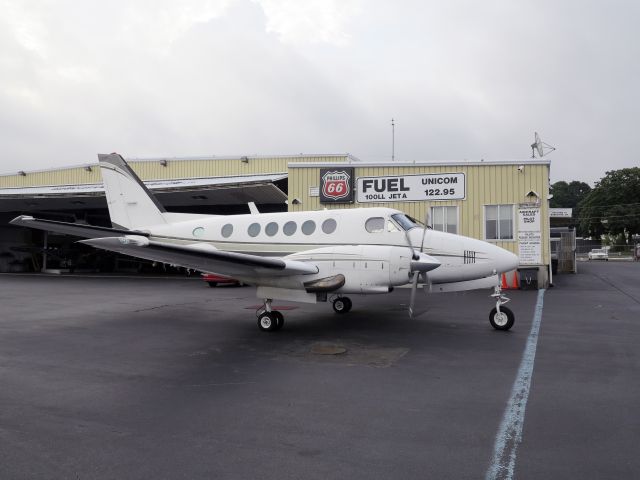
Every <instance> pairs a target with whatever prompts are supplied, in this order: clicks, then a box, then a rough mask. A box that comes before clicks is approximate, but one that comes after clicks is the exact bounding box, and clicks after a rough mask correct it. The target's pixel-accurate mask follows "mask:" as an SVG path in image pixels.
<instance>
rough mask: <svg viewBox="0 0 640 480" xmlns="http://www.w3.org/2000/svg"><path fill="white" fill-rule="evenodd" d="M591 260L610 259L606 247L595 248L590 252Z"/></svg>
mask: <svg viewBox="0 0 640 480" xmlns="http://www.w3.org/2000/svg"><path fill="white" fill-rule="evenodd" d="M588 256H589V260H606V261H609V252H607V250H606V249H604V248H594V249H593V250H591V251H590V252H589V255H588Z"/></svg>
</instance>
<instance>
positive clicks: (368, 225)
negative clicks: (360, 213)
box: [364, 217, 384, 233]
mask: <svg viewBox="0 0 640 480" xmlns="http://www.w3.org/2000/svg"><path fill="white" fill-rule="evenodd" d="M364 228H365V229H366V230H367V232H369V233H380V232H384V218H382V217H371V218H369V219H368V220H367V221H366V222H365V224H364Z"/></svg>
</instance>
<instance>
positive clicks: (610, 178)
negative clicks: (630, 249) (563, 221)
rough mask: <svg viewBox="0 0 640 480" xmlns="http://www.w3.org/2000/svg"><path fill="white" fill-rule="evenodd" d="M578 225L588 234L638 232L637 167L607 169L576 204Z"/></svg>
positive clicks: (639, 187) (639, 185)
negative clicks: (604, 174)
mask: <svg viewBox="0 0 640 480" xmlns="http://www.w3.org/2000/svg"><path fill="white" fill-rule="evenodd" d="M578 209H579V220H580V228H581V230H582V231H584V232H588V234H589V235H591V236H595V237H600V236H601V235H604V234H608V235H620V234H622V235H624V236H625V237H627V238H628V239H629V241H631V237H632V235H634V234H638V233H640V167H634V168H623V169H621V170H612V171H610V172H607V174H606V176H605V177H604V178H602V179H601V180H600V181H599V182H597V183H596V186H595V187H594V189H593V190H591V192H590V193H589V194H588V195H587V196H586V198H584V200H582V201H581V202H580V203H579V204H578Z"/></svg>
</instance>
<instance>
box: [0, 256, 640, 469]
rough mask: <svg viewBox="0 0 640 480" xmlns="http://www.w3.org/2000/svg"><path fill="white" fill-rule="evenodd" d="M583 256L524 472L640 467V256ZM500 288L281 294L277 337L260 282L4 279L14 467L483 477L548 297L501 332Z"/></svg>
mask: <svg viewBox="0 0 640 480" xmlns="http://www.w3.org/2000/svg"><path fill="white" fill-rule="evenodd" d="M579 268H580V273H579V274H577V275H560V276H557V277H556V278H555V279H554V282H555V285H556V286H555V287H554V288H552V289H550V290H548V291H546V292H545V293H544V307H543V309H542V316H541V321H540V324H539V328H540V330H539V335H538V337H537V341H536V342H535V343H536V345H537V352H536V355H535V362H534V363H532V365H531V366H532V369H533V370H532V371H533V376H532V377H531V378H530V379H529V383H530V386H529V391H528V402H527V403H526V409H524V412H523V416H522V419H523V421H524V424H523V429H522V439H521V442H519V443H518V444H517V445H516V447H517V448H515V449H513V455H514V465H515V471H514V478H519V479H522V478H546V479H549V478H563V479H566V478H581V479H590V478H594V479H595V478H598V479H600V478H638V477H640V460H639V457H640V456H639V455H638V454H637V445H638V443H639V441H640V415H638V412H637V410H638V405H640V387H639V385H638V378H640V375H639V373H640V372H639V366H640V348H638V347H639V344H640V284H639V282H638V279H639V278H640V263H631V262H602V263H595V262H585V263H580V264H579ZM487 295H488V292H484V291H483V292H477V291H476V292H464V293H454V294H434V295H430V296H421V297H420V299H419V300H420V302H421V303H422V304H423V305H424V308H426V309H427V311H426V313H424V314H423V315H421V316H419V317H418V318H414V319H409V318H408V315H407V313H406V311H405V309H404V307H406V303H407V302H408V299H409V292H408V291H407V290H396V291H395V292H393V293H392V294H389V295H380V296H367V297H357V296H354V297H352V299H353V303H354V307H353V310H352V311H351V312H350V313H349V314H346V315H337V314H335V313H334V312H333V310H332V309H331V305H330V304H328V303H325V304H317V305H301V304H291V303H288V302H278V301H276V302H274V303H276V304H277V305H279V306H288V307H291V309H284V308H283V309H282V311H283V313H284V314H285V326H284V329H283V330H281V331H280V332H275V333H263V332H261V331H259V330H258V327H257V324H256V318H255V312H254V307H255V306H256V305H258V304H259V303H260V302H259V301H258V300H257V299H256V298H255V289H253V288H251V287H244V288H236V287H219V288H215V289H212V288H209V287H207V286H206V284H205V283H204V282H201V281H200V280H198V279H180V278H139V277H128V278H116V277H111V278H100V277H91V276H44V275H10V274H6V275H0V478H2V479H14V478H15V479H22V478H24V479H51V478H74V479H75V478H78V479H112V478H127V479H129V478H131V479H148V478H154V479H164V478H166V479H174V478H175V479H182V478H184V479H199V478H203V479H204V478H206V479H210V478H216V479H236V478H242V479H244V478H261V479H276V478H277V479H299V478H309V479H316V478H317V479H333V478H336V479H337V478H353V479H360V478H362V479H378V478H379V479H389V478H399V479H414V478H415V479H418V478H439V479H444V478H452V479H453V478H455V479H460V478H485V476H486V474H487V472H488V471H490V469H491V465H492V461H493V455H494V450H495V447H496V439H497V437H499V432H500V426H501V424H502V423H503V422H504V418H505V409H506V408H507V403H508V401H509V399H510V396H511V395H512V392H513V388H514V381H515V380H516V378H517V376H518V375H519V372H520V371H521V370H520V368H521V364H522V360H523V354H524V352H525V348H526V347H527V345H528V344H531V342H532V337H531V336H530V334H531V331H532V329H531V327H532V325H534V317H535V311H536V304H537V303H538V302H539V296H538V292H537V291H513V292H510V296H511V298H512V301H511V303H510V305H509V306H510V307H511V308H512V310H513V311H514V313H515V314H516V323H515V326H514V327H513V329H512V330H511V331H509V332H499V331H495V330H493V329H492V328H491V327H490V325H489V322H488V313H489V310H490V309H491V307H492V306H493V305H492V301H491V299H490V298H489V297H488V296H487ZM534 340H536V339H534ZM340 352H342V353H340ZM326 353H335V354H333V355H332V354H328V355H327V354H326ZM501 475H502V478H506V476H507V474H505V473H504V472H503V473H501Z"/></svg>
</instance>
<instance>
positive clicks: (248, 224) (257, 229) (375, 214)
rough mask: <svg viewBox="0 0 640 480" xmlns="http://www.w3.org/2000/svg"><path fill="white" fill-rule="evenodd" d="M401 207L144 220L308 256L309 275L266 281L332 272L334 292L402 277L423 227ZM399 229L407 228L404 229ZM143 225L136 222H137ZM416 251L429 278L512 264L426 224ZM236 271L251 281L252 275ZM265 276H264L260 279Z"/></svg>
mask: <svg viewBox="0 0 640 480" xmlns="http://www.w3.org/2000/svg"><path fill="white" fill-rule="evenodd" d="M407 220H408V219H407V217H406V216H405V215H404V213H402V212H400V211H398V210H394V209H390V208H359V209H341V210H321V211H307V212H281V213H264V214H259V215H256V214H248V215H233V216H202V217H200V218H197V219H194V220H187V221H183V222H178V223H172V224H164V225H156V226H150V227H149V228H148V229H147V230H148V232H149V233H150V234H151V235H150V237H149V239H150V240H157V241H163V242H167V241H169V242H175V243H178V244H188V245H189V244H207V245H210V246H212V247H214V248H216V249H218V250H223V251H232V252H241V253H247V254H252V255H261V256H274V257H286V258H288V259H292V260H299V261H307V262H313V263H314V264H315V265H317V266H318V269H319V271H318V273H317V274H316V275H314V276H313V277H310V276H309V275H305V276H304V279H303V278H302V277H299V278H292V277H287V278H277V277H275V278H273V279H272V280H270V281H267V283H268V284H270V285H272V286H278V287H282V288H299V286H300V283H301V282H302V281H303V280H304V281H309V280H310V279H311V278H322V277H323V276H330V275H333V274H337V273H342V274H345V275H346V277H347V282H346V284H345V285H344V287H342V289H341V290H340V291H339V292H345V293H347V292H349V293H376V292H379V293H383V292H387V291H389V287H393V286H398V285H404V284H407V283H409V281H410V268H409V262H410V260H411V255H412V251H411V249H410V248H409V246H408V243H407V238H409V239H410V241H411V245H412V247H413V248H414V249H417V250H420V248H421V244H422V237H423V231H424V229H423V228H421V227H417V226H415V225H414V224H411V227H412V228H410V225H408V224H407ZM405 229H407V231H406V232H405ZM142 230H144V229H142ZM423 252H424V253H426V254H428V255H430V256H432V257H435V258H436V259H438V260H439V261H440V263H441V266H440V267H438V268H436V269H435V270H433V271H431V272H429V280H430V281H431V282H432V283H434V284H438V283H446V282H460V281H466V280H473V279H478V278H484V277H489V276H492V275H495V274H496V273H497V272H500V271H505V270H501V268H502V267H504V268H505V269H511V268H515V265H517V257H515V255H513V254H512V253H510V252H508V251H506V250H504V249H502V248H500V247H497V246H496V245H493V244H490V243H488V242H484V241H481V240H477V239H474V238H469V237H464V236H461V235H455V234H450V233H445V232H440V231H435V230H431V229H427V230H426V232H425V233H424V248H423ZM238 277H239V279H240V280H242V281H246V282H247V283H252V280H254V279H252V278H246V277H243V276H242V274H241V273H240V274H239V275H238ZM260 283H261V284H265V279H264V278H261V279H260Z"/></svg>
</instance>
